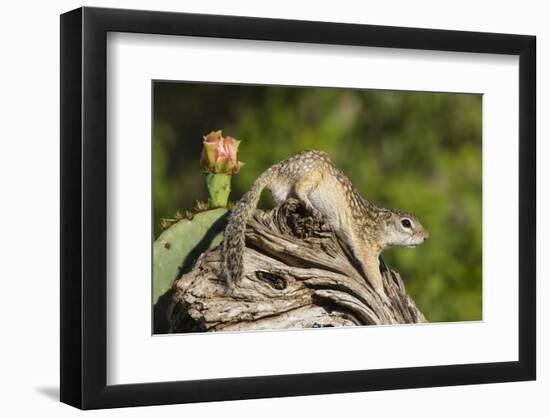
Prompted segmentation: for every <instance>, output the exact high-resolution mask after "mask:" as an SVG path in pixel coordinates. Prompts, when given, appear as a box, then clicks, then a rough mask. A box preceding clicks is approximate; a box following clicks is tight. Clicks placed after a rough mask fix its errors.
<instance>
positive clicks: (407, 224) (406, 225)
mask: <svg viewBox="0 0 550 417" xmlns="http://www.w3.org/2000/svg"><path fill="white" fill-rule="evenodd" d="M401 224H402V225H403V227H406V228H407V229H410V228H411V221H410V220H409V219H403V220H401Z"/></svg>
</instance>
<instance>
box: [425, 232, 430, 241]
mask: <svg viewBox="0 0 550 417" xmlns="http://www.w3.org/2000/svg"><path fill="white" fill-rule="evenodd" d="M429 237H430V234H429V233H428V232H426V234H425V235H424V240H428V238H429Z"/></svg>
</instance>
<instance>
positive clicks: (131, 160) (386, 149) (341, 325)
mask: <svg viewBox="0 0 550 417" xmlns="http://www.w3.org/2000/svg"><path fill="white" fill-rule="evenodd" d="M535 103H536V100H535V38H534V37H532V36H525V35H509V34H493V33H474V32H459V31H447V30H432V29H416V28H401V27H384V26H371V25H356V24H340V23H327V22H311V21H291V20H276V19H260V18H251V17H236V16H213V15H196V14H185V13H168V12H151V11H135V10H115V9H98V8H81V9H77V10H74V11H71V12H68V13H66V14H63V15H62V16H61V164H62V166H61V195H62V202H61V203H62V204H61V219H62V222H61V266H62V268H61V312H60V314H61V401H63V402H65V403H68V404H71V405H73V406H76V407H79V408H83V409H90V408H109V407H123V406H137V405H154V404H171V403H186V402H199V401H217V400H231V399H247V398H262V397H276V396H296V395H313V394H324V393H340V392H353V391H368V390H385V389H398V388H416V387H433V386H443V385H460V384H479V383H489V382H504V381H521V380H531V379H535V375H536V371H535V370H536V352H535V337H536V335H535V328H536V317H535V278H536V277H535V246H536V240H535V230H536V224H535V200H536V195H535Z"/></svg>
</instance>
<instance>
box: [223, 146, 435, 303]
mask: <svg viewBox="0 0 550 417" xmlns="http://www.w3.org/2000/svg"><path fill="white" fill-rule="evenodd" d="M264 188H268V189H269V190H270V191H271V193H272V195H273V200H274V203H275V204H276V205H279V204H282V203H283V202H284V201H285V200H286V199H287V198H288V197H296V198H298V199H299V200H301V201H302V202H303V203H304V204H305V205H306V207H307V208H308V209H309V210H310V211H311V212H312V213H314V214H316V215H322V216H323V219H324V220H325V221H326V222H327V223H328V224H329V225H330V226H331V227H332V229H333V231H334V233H335V234H336V236H337V237H338V238H339V239H340V240H341V241H343V242H344V243H345V245H346V246H347V248H348V249H349V251H350V252H351V254H352V255H353V256H354V258H355V259H356V261H357V262H358V264H359V265H360V266H361V268H362V270H363V271H362V272H363V275H365V277H366V279H367V281H368V282H369V283H370V284H371V285H372V287H373V288H374V290H375V291H376V292H377V293H378V294H379V295H380V297H381V298H382V299H383V300H384V301H387V297H386V295H385V293H384V285H383V282H382V275H381V273H380V266H379V256H380V254H381V252H382V251H383V250H384V248H386V247H387V246H390V245H398V246H406V247H415V246H417V245H420V244H421V243H422V242H424V240H426V239H427V238H428V237H429V234H428V232H427V231H426V229H424V227H423V226H422V224H421V223H420V221H419V220H418V218H417V217H416V216H414V215H413V214H410V213H406V212H403V211H400V210H393V209H386V208H380V207H377V206H376V205H374V204H373V203H371V202H369V201H367V200H365V199H364V198H363V197H362V196H361V195H360V194H359V192H358V191H357V190H356V189H355V187H354V186H353V184H352V183H351V181H350V180H349V178H348V177H346V176H345V175H344V173H343V172H342V171H340V170H339V169H338V168H336V166H335V165H334V163H333V162H332V161H331V159H330V158H329V156H328V155H327V154H326V153H325V152H321V151H314V150H311V151H304V152H301V153H299V154H296V155H294V156H292V157H290V158H288V159H286V160H284V161H282V162H279V163H277V164H275V165H273V166H271V167H270V168H268V169H267V170H266V171H264V172H263V173H262V174H261V175H260V176H259V177H258V179H257V180H256V181H255V182H254V184H253V185H252V188H251V189H250V191H248V192H247V193H246V194H245V195H244V196H243V197H242V198H241V199H240V200H239V201H238V202H237V204H236V205H235V206H234V207H233V209H232V210H231V214H230V217H229V221H228V224H227V227H226V229H225V237H224V241H223V243H222V245H223V246H222V254H223V266H224V275H225V279H226V281H227V285H228V287H229V288H232V286H234V285H237V284H238V282H239V280H240V279H241V277H242V275H243V253H244V247H245V229H246V223H247V221H248V219H249V217H250V216H251V215H252V212H253V211H254V209H255V208H256V205H257V204H258V200H259V198H260V194H261V192H262V190H263V189H264Z"/></svg>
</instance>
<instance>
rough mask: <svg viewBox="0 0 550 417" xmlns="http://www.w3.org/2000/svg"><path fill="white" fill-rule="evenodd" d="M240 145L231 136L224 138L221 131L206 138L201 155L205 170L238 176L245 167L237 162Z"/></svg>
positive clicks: (211, 133)
mask: <svg viewBox="0 0 550 417" xmlns="http://www.w3.org/2000/svg"><path fill="white" fill-rule="evenodd" d="M240 143H241V141H239V140H236V139H235V138H232V137H230V136H227V137H223V136H222V131H221V130H218V131H216V132H210V133H209V134H208V135H206V136H204V138H203V142H202V144H203V148H202V154H201V165H202V167H203V169H204V170H205V171H206V172H209V173H213V174H237V173H238V172H239V170H240V169H241V167H242V166H243V165H244V164H243V163H242V162H239V161H238V160H237V151H238V149H239V144H240Z"/></svg>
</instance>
